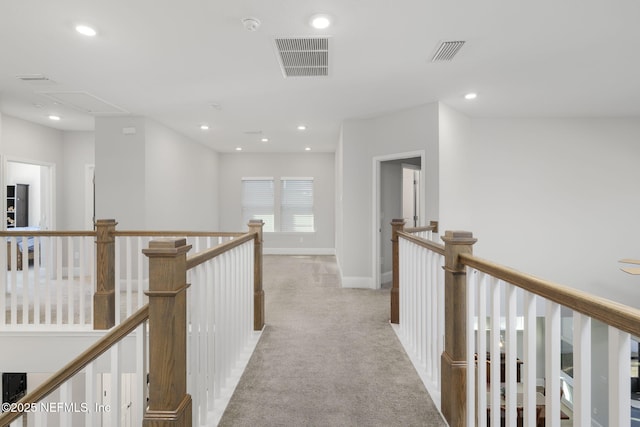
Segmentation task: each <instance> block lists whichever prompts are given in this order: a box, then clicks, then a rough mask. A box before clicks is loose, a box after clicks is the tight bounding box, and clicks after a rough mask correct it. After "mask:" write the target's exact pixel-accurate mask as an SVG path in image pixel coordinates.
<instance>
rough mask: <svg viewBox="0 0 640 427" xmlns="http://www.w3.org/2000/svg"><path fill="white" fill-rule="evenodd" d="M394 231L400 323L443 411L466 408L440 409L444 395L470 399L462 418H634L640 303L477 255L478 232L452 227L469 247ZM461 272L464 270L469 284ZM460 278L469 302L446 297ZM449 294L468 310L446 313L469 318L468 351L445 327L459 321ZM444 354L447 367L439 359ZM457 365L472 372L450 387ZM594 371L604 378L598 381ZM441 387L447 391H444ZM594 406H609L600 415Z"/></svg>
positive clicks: (622, 422)
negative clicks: (449, 349) (576, 287)
mask: <svg viewBox="0 0 640 427" xmlns="http://www.w3.org/2000/svg"><path fill="white" fill-rule="evenodd" d="M396 232H397V236H398V246H399V262H398V268H399V286H398V287H399V325H397V326H396V327H395V330H396V332H397V334H398V336H399V338H400V340H401V342H402V344H403V346H404V347H405V350H406V351H407V354H408V355H409V356H410V358H411V359H412V361H413V362H414V365H415V366H416V369H417V370H418V372H419V373H420V376H421V377H422V379H423V382H424V383H425V386H426V388H427V390H428V391H429V392H430V394H431V395H432V398H433V399H434V401H435V402H436V404H437V405H438V407H439V408H440V409H441V410H442V412H443V414H445V417H452V418H456V417H458V416H459V414H462V412H463V411H460V410H458V413H456V410H455V409H453V410H452V408H455V407H456V406H455V405H457V403H455V404H454V405H453V406H448V407H446V408H443V407H442V406H441V404H444V403H445V401H446V403H447V404H449V405H451V402H462V404H463V405H464V406H466V413H465V414H464V417H463V418H462V420H461V419H460V418H456V419H455V424H456V425H459V424H458V422H462V425H468V426H476V425H477V426H488V425H490V426H500V425H524V426H537V425H541V424H544V425H546V426H560V425H565V424H567V423H570V424H572V425H592V424H594V425H596V424H595V423H596V422H597V423H599V424H600V425H615V426H629V425H631V417H630V413H631V384H630V382H631V379H630V368H631V350H630V348H631V343H632V341H633V342H635V341H637V338H636V337H638V336H640V310H638V309H635V308H632V307H628V306H625V305H623V304H618V303H614V302H612V301H609V300H606V299H603V298H599V297H596V296H593V295H589V294H585V293H582V292H579V291H576V290H574V289H571V288H568V287H564V286H562V285H559V284H556V283H552V282H548V281H544V280H541V279H538V278H535V277H533V276H530V275H526V274H523V273H520V272H517V271H515V270H512V269H509V268H507V267H504V266H500V265H498V264H495V263H492V262H489V261H485V260H482V259H480V258H477V257H475V256H473V255H471V251H470V246H471V245H473V242H474V241H475V239H473V238H472V235H471V234H470V233H466V234H465V233H464V232H447V236H448V237H449V238H448V239H445V241H447V242H448V241H452V244H454V245H467V247H468V248H469V250H468V251H465V250H460V249H456V250H454V249H453V248H451V250H449V249H446V248H445V246H443V245H439V244H436V243H434V242H431V241H429V240H427V239H424V238H420V237H418V236H415V235H413V234H409V233H406V232H403V231H401V230H396ZM449 233H451V234H449ZM454 233H455V234H454ZM452 236H461V238H460V239H459V240H458V241H454V240H455V239H454V238H453V237H452ZM463 241H464V242H463ZM461 242H463V243H461ZM448 244H449V243H447V245H448ZM445 253H447V254H448V255H447V256H450V257H451V258H450V259H449V258H446V257H445ZM452 254H453V255H452ZM443 266H447V267H446V268H443ZM458 266H462V267H458ZM459 268H461V269H459ZM443 270H444V276H445V279H444V280H443ZM461 275H462V276H461ZM456 277H466V284H465V281H464V280H465V279H463V281H462V282H459V281H456V280H458V279H455V278H456ZM449 280H451V282H448V281H449ZM446 283H451V284H450V285H447V284H446ZM458 286H463V287H464V288H465V290H463V291H462V292H461V291H460V290H458V291H457V292H458V295H464V298H463V301H462V302H460V303H458V302H457V301H456V300H451V299H450V297H446V298H449V300H447V299H446V298H445V297H444V295H445V294H446V292H449V291H450V290H452V289H454V288H457V287H458ZM445 301H448V303H447V305H446V309H447V310H449V309H451V308H453V310H455V311H459V312H460V313H461V314H463V315H464V317H463V318H460V319H458V320H456V316H457V315H458V313H454V312H453V311H452V312H451V313H449V314H447V316H446V318H447V319H452V321H454V322H462V325H464V326H463V328H465V329H464V330H466V346H465V347H464V348H465V349H466V350H465V351H464V356H462V358H463V359H464V360H461V359H457V357H458V356H459V355H458V354H453V353H447V350H446V349H447V339H449V340H453V341H452V342H455V343H456V344H455V347H454V348H455V349H456V350H455V351H456V352H457V351H458V350H457V349H458V348H460V346H459V345H458V344H457V343H459V340H460V337H459V336H451V337H448V338H447V337H446V336H445V335H446V331H447V330H452V331H453V330H460V328H459V327H458V326H456V327H455V328H454V327H452V326H448V325H445V324H444V319H445V315H444V312H443V310H444V309H445ZM459 307H466V308H463V310H462V311H460V310H459ZM392 313H393V298H392ZM464 330H463V332H464ZM593 334H597V335H593ZM442 337H444V348H445V350H444V351H443V341H442V340H441V339H440V338H442ZM603 344H604V347H603ZM596 347H597V348H596ZM441 354H442V358H443V359H440V355H441ZM445 355H446V360H447V363H448V364H449V365H448V366H447V369H448V371H444V367H443V366H440V362H441V360H445V359H444V358H445ZM593 358H597V361H595V360H592V359H593ZM460 362H463V363H466V368H464V367H462V368H461V366H462V364H461V363H460ZM436 367H437V369H434V368H436ZM460 369H465V370H466V374H464V376H460V375H458V372H459V370H460ZM443 372H444V373H443ZM452 374H455V376H456V377H455V381H460V380H461V378H466V381H464V380H463V381H462V382H461V383H456V384H455V385H454V386H453V387H451V384H449V383H447V384H446V386H447V387H445V383H444V381H447V382H448V381H452V380H453V377H451V375H452ZM445 377H446V379H445ZM593 378H600V379H602V380H603V381H598V382H597V384H593V380H592V379H593ZM440 381H443V382H440ZM459 385H463V387H462V389H464V390H465V392H464V393H463V395H460V394H459V393H458V390H459V389H460V388H459V387H458V386H459ZM434 389H435V390H434ZM445 391H446V393H447V396H448V397H447V396H445V395H442V396H441V395H440V393H441V392H442V393H444V392H445ZM448 393H451V394H450V395H449V394H448ZM441 399H442V400H441ZM603 400H604V401H603ZM594 405H597V406H594ZM464 406H463V407H464ZM458 407H459V406H458ZM494 408H495V410H494ZM598 414H608V415H606V416H605V418H604V419H599V418H598ZM448 419H449V418H448ZM450 422H451V421H450Z"/></svg>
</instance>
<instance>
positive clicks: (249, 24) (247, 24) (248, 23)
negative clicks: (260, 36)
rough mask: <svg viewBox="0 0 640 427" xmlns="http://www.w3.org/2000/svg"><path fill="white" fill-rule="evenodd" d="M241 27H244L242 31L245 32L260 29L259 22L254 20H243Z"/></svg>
mask: <svg viewBox="0 0 640 427" xmlns="http://www.w3.org/2000/svg"><path fill="white" fill-rule="evenodd" d="M242 25H244V29H245V30H247V31H252V32H253V31H258V28H260V21H258V20H257V19H256V18H244V19H243V20H242Z"/></svg>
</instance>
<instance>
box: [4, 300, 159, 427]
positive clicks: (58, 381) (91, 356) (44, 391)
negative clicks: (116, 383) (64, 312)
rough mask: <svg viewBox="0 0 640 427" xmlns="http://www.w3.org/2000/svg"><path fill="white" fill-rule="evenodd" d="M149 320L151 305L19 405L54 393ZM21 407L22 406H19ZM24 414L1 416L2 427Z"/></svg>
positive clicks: (61, 370) (85, 352) (113, 331)
mask: <svg viewBox="0 0 640 427" xmlns="http://www.w3.org/2000/svg"><path fill="white" fill-rule="evenodd" d="M148 318H149V304H147V305H145V306H143V307H142V308H140V309H139V310H138V311H136V312H135V313H133V314H132V315H131V316H130V317H129V318H128V319H126V320H125V321H124V322H122V323H120V324H119V325H118V326H116V327H115V328H114V329H113V330H111V331H109V332H108V333H107V334H106V335H105V336H104V337H102V338H101V339H100V340H98V341H97V342H96V343H95V344H93V345H92V346H91V347H89V348H88V349H87V350H85V351H84V352H83V353H82V354H80V355H79V356H78V357H76V358H75V359H73V360H72V361H71V362H69V363H68V364H67V365H65V366H64V367H63V368H62V369H60V370H59V371H58V372H56V373H55V374H53V375H52V376H51V377H49V379H48V380H46V381H45V382H43V383H42V384H41V385H39V386H38V387H36V388H35V390H33V391H32V392H31V393H29V394H27V395H26V396H24V397H23V398H22V399H20V401H19V403H36V402H39V401H40V400H42V399H44V398H45V397H47V396H48V395H49V394H51V393H53V392H54V391H55V390H56V388H58V387H60V386H61V385H62V384H64V383H65V382H66V381H68V380H69V379H70V378H71V377H73V376H74V375H75V374H77V373H78V372H80V371H81V370H82V369H83V368H84V367H85V366H87V365H88V364H89V363H91V362H93V361H94V360H96V359H97V358H98V357H99V356H100V355H102V354H103V353H104V352H106V351H107V350H109V349H110V348H111V347H112V346H113V345H114V344H115V343H117V342H118V341H120V340H122V339H123V338H124V337H126V336H127V335H129V334H130V333H131V332H133V331H134V330H135V329H136V328H137V327H138V326H139V325H140V324H141V323H142V322H144V321H145V320H147V319H148ZM18 407H20V406H18ZM21 415H22V413H20V412H5V413H4V414H1V415H0V425H1V426H6V425H9V424H10V423H11V422H13V421H15V420H16V419H18V418H19V417H20V416H21Z"/></svg>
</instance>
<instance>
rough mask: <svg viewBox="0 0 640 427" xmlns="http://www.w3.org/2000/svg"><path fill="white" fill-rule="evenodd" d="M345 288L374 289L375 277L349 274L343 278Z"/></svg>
mask: <svg viewBox="0 0 640 427" xmlns="http://www.w3.org/2000/svg"><path fill="white" fill-rule="evenodd" d="M342 287H343V288H364V289H373V288H374V286H373V279H372V278H371V277H356V276H347V277H343V278H342Z"/></svg>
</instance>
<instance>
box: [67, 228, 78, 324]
mask: <svg viewBox="0 0 640 427" xmlns="http://www.w3.org/2000/svg"><path fill="white" fill-rule="evenodd" d="M73 243H74V239H73V237H72V236H68V237H67V286H66V288H67V324H68V325H73V323H74V317H75V316H74V314H75V309H74V305H75V301H74V300H75V298H74V296H75V288H76V287H75V286H74V283H73V282H74V280H73V279H74V277H73V276H74V274H73V258H74V251H73V249H74V244H73Z"/></svg>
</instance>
